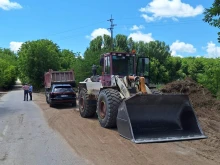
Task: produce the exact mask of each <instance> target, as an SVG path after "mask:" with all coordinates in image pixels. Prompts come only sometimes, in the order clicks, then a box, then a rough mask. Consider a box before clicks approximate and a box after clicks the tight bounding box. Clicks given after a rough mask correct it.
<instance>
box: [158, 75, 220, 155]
mask: <svg viewBox="0 0 220 165" xmlns="http://www.w3.org/2000/svg"><path fill="white" fill-rule="evenodd" d="M161 91H162V92H163V93H182V94H187V95H188V96H189V98H190V101H191V103H192V106H193V108H194V110H195V113H196V114H197V117H198V119H199V121H200V124H201V127H202V130H203V131H204V133H205V134H206V135H207V136H208V139H207V140H204V141H202V144H203V145H198V144H199V143H197V142H196V143H189V144H188V145H195V146H194V147H195V148H197V149H198V150H199V151H200V154H202V155H203V156H204V157H208V159H216V158H218V157H219V155H220V151H219V150H220V101H219V100H217V99H216V98H214V97H213V95H212V94H211V93H210V92H209V90H207V89H206V88H204V87H203V86H202V85H199V84H197V83H196V82H195V81H193V80H192V79H190V78H186V79H185V80H180V81H174V82H172V83H169V84H167V85H165V86H164V87H163V88H162V89H161ZM206 151H207V152H209V153H210V155H211V156H208V155H207V154H206Z"/></svg>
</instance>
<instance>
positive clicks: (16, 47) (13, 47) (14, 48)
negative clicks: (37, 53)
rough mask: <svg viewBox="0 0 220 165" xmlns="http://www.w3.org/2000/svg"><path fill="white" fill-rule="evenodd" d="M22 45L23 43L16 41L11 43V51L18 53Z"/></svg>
mask: <svg viewBox="0 0 220 165" xmlns="http://www.w3.org/2000/svg"><path fill="white" fill-rule="evenodd" d="M22 44H23V42H15V41H12V42H10V49H11V51H13V52H15V53H17V51H18V50H19V49H20V47H21V45H22Z"/></svg>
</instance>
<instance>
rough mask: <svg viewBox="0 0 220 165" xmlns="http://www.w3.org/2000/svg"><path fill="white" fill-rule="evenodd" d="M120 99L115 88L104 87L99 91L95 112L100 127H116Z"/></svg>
mask: <svg viewBox="0 0 220 165" xmlns="http://www.w3.org/2000/svg"><path fill="white" fill-rule="evenodd" d="M121 101H122V99H121V96H120V93H119V92H118V91H117V90H114V89H104V90H102V91H101V92H100V94H99V98H98V103H97V111H96V112H97V115H98V119H99V123H100V125H101V126H102V127H104V128H114V127H116V119H117V114H118V107H119V105H120V104H121Z"/></svg>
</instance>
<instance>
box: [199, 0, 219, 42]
mask: <svg viewBox="0 0 220 165" xmlns="http://www.w3.org/2000/svg"><path fill="white" fill-rule="evenodd" d="M204 14H205V16H204V19H203V21H205V22H207V23H209V24H210V25H211V26H214V27H217V28H220V18H219V15H220V0H214V2H213V4H212V7H210V8H209V9H205V12H204ZM218 42H220V32H218Z"/></svg>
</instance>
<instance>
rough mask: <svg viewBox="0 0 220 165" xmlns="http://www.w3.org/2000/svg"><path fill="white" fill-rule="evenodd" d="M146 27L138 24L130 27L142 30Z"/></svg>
mask: <svg viewBox="0 0 220 165" xmlns="http://www.w3.org/2000/svg"><path fill="white" fill-rule="evenodd" d="M144 28H145V27H144V26H143V25H140V26H137V25H133V26H132V28H130V30H140V29H144Z"/></svg>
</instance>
